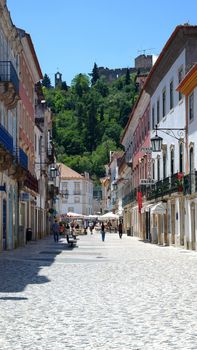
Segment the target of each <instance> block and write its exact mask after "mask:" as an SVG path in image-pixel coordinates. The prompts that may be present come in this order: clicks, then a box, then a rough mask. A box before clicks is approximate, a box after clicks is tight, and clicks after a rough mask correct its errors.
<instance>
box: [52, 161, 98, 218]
mask: <svg viewBox="0 0 197 350" xmlns="http://www.w3.org/2000/svg"><path fill="white" fill-rule="evenodd" d="M59 170H60V187H59V191H60V193H59V203H58V215H64V214H66V213H68V212H74V213H78V214H83V215H90V214H93V182H92V180H91V179H90V178H89V174H88V173H85V174H84V176H83V175H80V174H79V173H77V172H76V171H74V170H72V169H71V168H69V167H67V166H66V165H64V164H62V163H61V164H59Z"/></svg>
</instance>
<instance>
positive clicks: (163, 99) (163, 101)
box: [162, 89, 166, 117]
mask: <svg viewBox="0 0 197 350" xmlns="http://www.w3.org/2000/svg"><path fill="white" fill-rule="evenodd" d="M162 107H163V111H162V112H163V114H162V116H163V117H165V115H166V89H164V90H163V93H162Z"/></svg>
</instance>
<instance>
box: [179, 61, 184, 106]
mask: <svg viewBox="0 0 197 350" xmlns="http://www.w3.org/2000/svg"><path fill="white" fill-rule="evenodd" d="M182 79H183V67H181V68H180V69H179V71H178V81H179V83H180V82H181V80H182ZM181 99H182V93H181V92H179V101H180V100H181Z"/></svg>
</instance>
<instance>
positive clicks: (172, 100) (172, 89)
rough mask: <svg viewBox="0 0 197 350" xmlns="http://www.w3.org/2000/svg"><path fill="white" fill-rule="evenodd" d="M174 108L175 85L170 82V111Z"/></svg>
mask: <svg viewBox="0 0 197 350" xmlns="http://www.w3.org/2000/svg"><path fill="white" fill-rule="evenodd" d="M173 107H174V83H173V80H172V81H171V82H170V109H172V108H173Z"/></svg>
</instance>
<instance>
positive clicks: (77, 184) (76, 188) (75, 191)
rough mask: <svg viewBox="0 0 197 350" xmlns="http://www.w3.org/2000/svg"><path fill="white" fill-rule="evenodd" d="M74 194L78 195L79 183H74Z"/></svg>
mask: <svg viewBox="0 0 197 350" xmlns="http://www.w3.org/2000/svg"><path fill="white" fill-rule="evenodd" d="M74 194H78V195H79V194H80V183H79V182H75V183H74Z"/></svg>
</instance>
